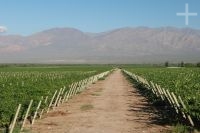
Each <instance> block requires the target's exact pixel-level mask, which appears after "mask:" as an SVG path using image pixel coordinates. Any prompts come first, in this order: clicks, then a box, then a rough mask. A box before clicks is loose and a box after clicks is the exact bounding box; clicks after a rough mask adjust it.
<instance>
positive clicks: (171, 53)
mask: <svg viewBox="0 0 200 133" xmlns="http://www.w3.org/2000/svg"><path fill="white" fill-rule="evenodd" d="M182 60H183V61H186V62H197V61H200V30H195V29H189V28H185V29H179V28H174V27H162V28H147V27H137V28H129V27H127V28H121V29H115V30H112V31H107V32H103V33H85V32H82V31H80V30H77V29H73V28H53V29H49V30H45V31H42V32H39V33H35V34H33V35H30V36H20V35H0V63H150V62H151V63H159V62H164V61H173V62H177V61H179V62H180V61H182Z"/></svg>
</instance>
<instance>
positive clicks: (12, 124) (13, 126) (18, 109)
mask: <svg viewBox="0 0 200 133" xmlns="http://www.w3.org/2000/svg"><path fill="white" fill-rule="evenodd" d="M20 108H21V104H19V106H18V108H17V111H16V113H15V117H14V119H13V122H12V123H11V126H10V130H9V133H12V132H13V130H14V128H15V123H16V121H17V117H18V115H19V111H20Z"/></svg>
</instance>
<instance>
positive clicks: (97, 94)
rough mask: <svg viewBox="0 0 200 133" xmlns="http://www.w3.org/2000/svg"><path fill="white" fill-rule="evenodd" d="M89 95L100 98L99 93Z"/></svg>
mask: <svg viewBox="0 0 200 133" xmlns="http://www.w3.org/2000/svg"><path fill="white" fill-rule="evenodd" d="M91 95H92V96H100V94H99V93H92V94H91Z"/></svg>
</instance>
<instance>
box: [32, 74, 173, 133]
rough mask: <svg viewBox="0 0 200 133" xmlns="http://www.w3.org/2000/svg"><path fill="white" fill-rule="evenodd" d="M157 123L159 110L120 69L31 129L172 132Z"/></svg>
mask: <svg viewBox="0 0 200 133" xmlns="http://www.w3.org/2000/svg"><path fill="white" fill-rule="evenodd" d="M83 107H84V108H85V109H83ZM158 121H159V116H158V111H157V110H156V109H155V108H154V107H152V106H151V105H150V104H149V103H148V102H147V99H145V98H144V97H143V96H141V95H140V93H139V92H138V91H137V89H135V88H134V87H133V86H132V84H131V83H129V81H128V80H127V79H126V77H125V76H124V75H123V74H122V72H121V71H120V70H117V71H115V72H113V73H112V74H111V75H109V76H108V77H107V78H106V79H105V80H101V81H98V82H96V83H95V84H92V85H90V86H89V87H88V88H87V90H85V91H84V92H82V93H80V94H78V95H76V96H74V97H73V98H72V99H70V100H69V101H68V102H67V103H64V104H62V105H61V106H59V107H57V108H56V109H55V110H54V111H51V112H50V113H48V114H46V115H45V116H44V117H43V118H42V119H40V120H37V121H36V123H35V125H33V126H32V127H31V128H30V129H29V130H30V131H31V132H32V133H160V132H163V133H165V132H167V131H168V130H169V129H170V126H168V125H163V124H161V123H159V122H158Z"/></svg>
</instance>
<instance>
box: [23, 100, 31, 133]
mask: <svg viewBox="0 0 200 133" xmlns="http://www.w3.org/2000/svg"><path fill="white" fill-rule="evenodd" d="M32 104H33V100H31V101H30V103H29V105H28V109H27V111H26V114H25V117H24V121H23V123H22V126H21V131H22V130H23V128H24V126H25V124H26V120H27V117H28V114H29V111H30V109H31V106H32Z"/></svg>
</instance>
